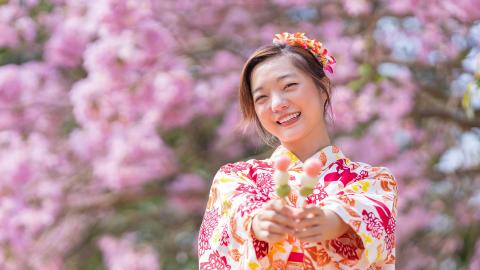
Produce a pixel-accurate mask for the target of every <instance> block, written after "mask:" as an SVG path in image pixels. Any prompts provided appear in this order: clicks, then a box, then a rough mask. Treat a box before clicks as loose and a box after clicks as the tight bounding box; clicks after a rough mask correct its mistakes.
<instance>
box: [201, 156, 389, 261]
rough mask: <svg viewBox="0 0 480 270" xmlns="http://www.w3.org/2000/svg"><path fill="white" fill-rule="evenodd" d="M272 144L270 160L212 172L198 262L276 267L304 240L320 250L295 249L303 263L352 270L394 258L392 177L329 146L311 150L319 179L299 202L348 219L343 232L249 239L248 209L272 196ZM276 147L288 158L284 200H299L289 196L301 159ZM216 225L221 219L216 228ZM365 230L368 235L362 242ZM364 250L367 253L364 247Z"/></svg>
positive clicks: (250, 212) (295, 202)
mask: <svg viewBox="0 0 480 270" xmlns="http://www.w3.org/2000/svg"><path fill="white" fill-rule="evenodd" d="M279 149H280V150H281V149H282V147H279ZM277 151H278V149H277ZM277 151H275V153H274V155H272V157H271V158H270V159H267V160H264V161H259V160H249V161H247V162H238V163H235V164H227V165H225V166H223V167H222V168H221V169H220V170H219V172H218V173H217V175H216V178H215V179H214V181H213V184H212V189H211V193H210V198H209V203H208V204H207V211H206V212H205V216H204V220H203V222H202V225H201V227H200V233H199V241H198V247H199V248H198V250H199V255H200V258H199V265H200V269H257V270H261V269H277V268H278V269H284V268H285V266H286V262H287V260H288V257H289V254H290V252H291V251H292V250H293V249H294V248H295V250H296V251H300V250H305V249H304V248H303V247H302V245H305V244H306V245H307V247H309V248H310V249H311V250H317V251H322V252H323V253H322V254H320V253H319V254H317V253H318V252H313V251H312V252H313V253H312V252H310V253H308V252H307V253H304V254H303V255H304V258H305V260H304V262H305V261H308V262H309V263H308V265H309V267H310V268H311V269H319V268H322V267H323V268H332V269H337V268H342V269H343V268H346V269H354V268H359V265H362V267H363V266H366V267H367V268H368V267H369V266H371V265H373V264H371V263H369V262H371V261H375V260H376V265H382V266H385V265H394V264H395V234H394V233H395V225H396V224H395V223H396V222H395V217H396V210H395V208H394V207H395V206H396V205H397V204H396V196H397V184H396V182H395V179H394V177H393V176H392V175H391V173H390V172H389V171H388V170H386V169H385V168H380V167H371V166H369V165H368V164H365V163H357V162H352V161H350V160H349V159H347V158H346V157H345V156H343V154H342V153H341V151H340V150H339V149H338V148H335V147H327V148H325V149H323V150H322V151H320V152H319V153H318V154H316V157H317V158H319V159H320V160H321V161H322V165H323V166H322V173H321V174H320V176H319V177H320V178H323V181H319V183H318V184H317V185H316V186H315V188H314V193H313V194H312V195H310V196H308V197H307V198H306V202H307V204H317V205H319V206H321V207H324V208H326V209H330V210H331V211H334V212H335V213H336V214H338V216H339V217H340V218H341V219H342V220H343V221H344V222H345V223H347V224H350V225H351V228H352V229H351V231H350V232H349V233H348V234H345V235H343V236H341V237H339V238H337V239H333V240H330V241H327V242H326V243H323V242H322V243H321V242H319V243H306V242H304V243H301V242H300V241H299V240H298V239H295V238H294V237H293V236H289V237H288V238H287V240H286V241H285V242H279V243H277V244H275V245H273V246H269V245H268V243H267V242H264V241H260V240H258V239H255V237H253V235H252V234H251V231H249V230H251V221H252V217H253V213H254V212H255V211H256V210H257V209H259V208H260V207H262V206H263V205H264V204H265V203H266V202H268V201H269V200H270V199H271V198H272V197H274V192H275V191H274V185H275V184H274V182H273V179H272V175H273V172H274V169H273V167H272V166H273V160H274V159H275V158H276V157H278V153H277ZM276 153H277V154H276ZM279 153H280V155H286V156H288V157H290V159H291V161H292V166H291V167H290V169H289V173H290V181H289V182H290V183H291V185H290V186H291V188H292V192H291V194H290V195H291V196H289V197H288V200H289V203H291V204H293V205H294V206H296V207H300V206H299V205H298V204H299V201H300V200H297V199H295V198H296V196H297V195H298V192H299V186H298V183H299V181H298V180H299V179H298V177H299V176H300V174H301V173H302V171H303V169H302V166H303V164H302V162H301V161H300V160H299V159H298V158H296V157H295V156H294V155H293V154H292V153H291V152H288V151H287V152H286V151H283V152H282V151H280V152H279ZM282 153H283V154H282ZM380 176H381V177H380ZM339 183H342V184H343V185H342V184H339ZM220 209H221V211H220ZM218 224H228V225H226V226H223V225H222V226H223V227H222V228H219V225H218ZM220 230H221V231H220ZM365 234H369V235H371V236H372V238H371V239H370V240H369V241H365V242H364V240H365V239H363V241H362V238H363V237H364V235H365ZM214 236H215V237H214ZM360 236H362V238H360ZM249 237H250V239H249ZM365 249H368V252H366V253H364V252H363V250H365ZM270 253H272V254H270ZM312 254H313V255H312ZM360 254H366V255H367V256H369V258H367V257H366V256H360ZM244 256H247V257H244ZM267 257H268V260H267V259H266V258H267ZM339 258H340V259H339ZM260 260H262V262H261V263H260Z"/></svg>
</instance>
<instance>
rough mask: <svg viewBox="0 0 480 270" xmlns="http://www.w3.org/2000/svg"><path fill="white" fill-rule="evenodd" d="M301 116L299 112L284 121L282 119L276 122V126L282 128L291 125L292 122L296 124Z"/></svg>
mask: <svg viewBox="0 0 480 270" xmlns="http://www.w3.org/2000/svg"><path fill="white" fill-rule="evenodd" d="M301 114H302V113H300V112H298V113H294V114H291V116H289V117H287V118H285V119H282V120H281V121H277V124H279V125H282V126H285V125H290V124H293V123H294V122H296V121H297V120H298V118H299V117H300V115H301Z"/></svg>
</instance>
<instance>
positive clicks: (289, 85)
mask: <svg viewBox="0 0 480 270" xmlns="http://www.w3.org/2000/svg"><path fill="white" fill-rule="evenodd" d="M297 84H298V83H289V84H287V86H285V88H289V87H291V86H294V85H297Z"/></svg>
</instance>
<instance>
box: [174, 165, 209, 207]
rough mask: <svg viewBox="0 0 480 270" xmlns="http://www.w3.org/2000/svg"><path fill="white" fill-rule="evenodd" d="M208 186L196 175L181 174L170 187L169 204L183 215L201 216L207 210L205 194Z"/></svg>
mask: <svg viewBox="0 0 480 270" xmlns="http://www.w3.org/2000/svg"><path fill="white" fill-rule="evenodd" d="M206 189H207V185H206V182H205V180H204V179H202V178H201V177H200V176H198V175H196V174H188V173H187V174H180V175H179V176H178V177H177V178H175V180H174V181H173V182H172V183H171V184H170V185H169V186H168V189H167V194H168V204H169V205H170V206H171V207H172V208H173V209H175V211H179V212H180V213H183V214H191V213H197V214H200V213H202V211H204V210H205V204H206V201H205V198H204V197H203V196H202V194H204V193H205V191H206Z"/></svg>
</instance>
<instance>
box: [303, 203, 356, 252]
mask: <svg viewBox="0 0 480 270" xmlns="http://www.w3.org/2000/svg"><path fill="white" fill-rule="evenodd" d="M295 220H296V222H295V228H296V231H295V233H294V236H295V237H296V238H297V239H299V240H302V241H305V242H311V243H315V242H321V241H324V240H331V239H335V238H337V237H339V236H342V235H343V234H344V233H346V232H347V231H348V230H349V229H350V226H348V225H347V224H346V223H345V222H344V221H343V220H342V219H341V218H340V217H339V216H337V214H336V213H335V212H333V211H331V210H326V209H322V208H321V207H319V206H315V205H309V206H307V207H306V208H304V209H302V210H301V211H300V212H298V213H297V214H296V215H295Z"/></svg>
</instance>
